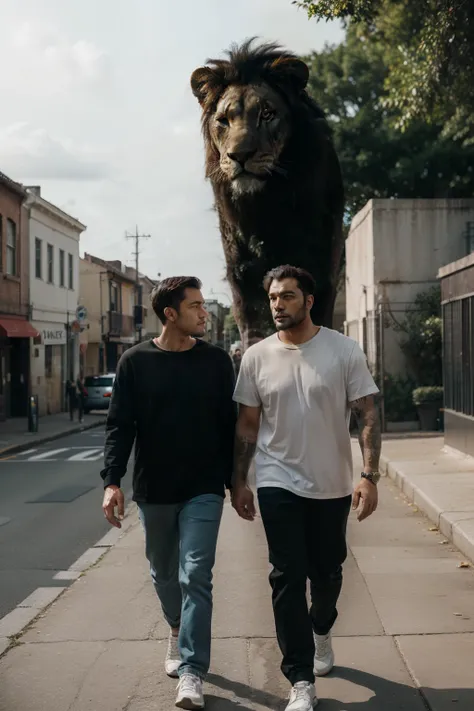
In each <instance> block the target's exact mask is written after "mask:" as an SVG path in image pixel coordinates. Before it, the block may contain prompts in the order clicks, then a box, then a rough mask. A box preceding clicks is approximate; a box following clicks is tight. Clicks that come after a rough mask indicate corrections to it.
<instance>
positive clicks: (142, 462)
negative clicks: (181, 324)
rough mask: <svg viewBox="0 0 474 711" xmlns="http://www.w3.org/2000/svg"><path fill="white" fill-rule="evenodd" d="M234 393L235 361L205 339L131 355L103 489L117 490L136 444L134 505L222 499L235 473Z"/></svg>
mask: <svg viewBox="0 0 474 711" xmlns="http://www.w3.org/2000/svg"><path fill="white" fill-rule="evenodd" d="M233 389H234V372H233V366H232V361H231V359H230V358H229V356H228V355H227V353H225V351H223V350H222V349H220V348H217V347H215V346H211V345H209V344H208V343H205V342H204V341H200V340H198V341H196V345H195V346H194V347H193V348H191V349H190V350H188V351H180V352H175V351H164V350H162V349H160V348H158V347H157V346H156V345H155V343H154V342H153V341H147V342H145V343H141V344H139V345H138V346H134V347H133V348H131V349H130V350H128V351H126V352H125V353H124V355H123V356H122V358H121V359H120V362H119V364H118V368H117V373H116V378H115V383H114V388H113V393H112V398H111V402H110V409H109V413H108V417H107V425H106V442H105V454H104V456H105V461H104V469H103V470H102V472H101V476H102V478H103V480H104V486H108V485H110V484H115V485H117V486H120V481H121V478H122V477H123V476H124V474H125V472H126V469H127V463H128V460H129V457H130V454H131V451H132V447H133V444H134V442H135V466H134V472H133V499H134V500H135V501H137V502H140V503H156V504H171V503H179V502H182V501H186V500H188V499H190V498H193V497H195V496H199V495H201V494H218V495H221V496H224V495H225V487H227V488H229V485H230V478H231V474H232V457H233V441H234V427H235V418H236V410H235V404H234V403H233V401H232V395H233Z"/></svg>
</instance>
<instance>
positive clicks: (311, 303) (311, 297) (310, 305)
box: [306, 294, 314, 309]
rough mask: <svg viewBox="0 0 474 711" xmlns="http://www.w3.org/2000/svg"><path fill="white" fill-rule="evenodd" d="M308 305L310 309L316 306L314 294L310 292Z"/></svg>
mask: <svg viewBox="0 0 474 711" xmlns="http://www.w3.org/2000/svg"><path fill="white" fill-rule="evenodd" d="M306 305H307V306H308V308H310V309H312V308H313V306H314V296H313V295H312V294H309V295H308V296H307V297H306Z"/></svg>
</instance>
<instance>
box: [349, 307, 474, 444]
mask: <svg viewBox="0 0 474 711" xmlns="http://www.w3.org/2000/svg"><path fill="white" fill-rule="evenodd" d="M418 309H419V307H418V306H417V305H416V304H415V303H414V302H396V303H394V302H391V303H382V304H379V305H378V308H377V309H376V310H375V311H369V312H368V313H367V315H366V317H365V318H363V319H362V320H361V321H351V322H346V328H345V333H346V335H347V336H349V337H350V338H353V339H354V340H356V341H357V342H358V343H360V344H361V346H362V348H363V350H364V352H365V354H366V356H367V362H368V365H369V368H370V371H371V373H372V376H373V378H374V380H375V382H376V384H377V387H378V388H379V390H380V396H379V401H380V413H381V420H382V428H383V431H386V423H387V421H388V420H389V419H392V418H393V416H394V415H393V410H394V408H395V409H396V408H397V407H398V408H400V412H401V410H402V409H403V407H405V409H406V410H407V411H408V412H409V408H410V406H412V414H411V416H410V419H412V420H415V419H416V414H415V408H414V406H413V405H412V401H411V392H412V388H413V387H414V386H415V385H414V383H415V377H414V374H413V373H412V372H411V371H410V368H409V365H408V363H407V358H406V355H405V353H404V350H403V343H404V341H405V340H406V336H405V335H404V333H403V329H402V326H403V322H404V320H405V319H406V317H407V315H408V314H410V313H416V312H417V311H418ZM471 373H472V371H471ZM418 384H419V385H422V384H425V383H418ZM395 388H398V391H397V392H394V389H395ZM395 419H396V420H397V419H398V417H396V418H395Z"/></svg>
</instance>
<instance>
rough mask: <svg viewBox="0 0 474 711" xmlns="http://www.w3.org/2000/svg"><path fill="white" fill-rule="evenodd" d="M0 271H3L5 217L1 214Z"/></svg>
mask: <svg viewBox="0 0 474 711" xmlns="http://www.w3.org/2000/svg"><path fill="white" fill-rule="evenodd" d="M0 272H3V217H2V216H1V215H0Z"/></svg>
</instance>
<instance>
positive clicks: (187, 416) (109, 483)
mask: <svg viewBox="0 0 474 711" xmlns="http://www.w3.org/2000/svg"><path fill="white" fill-rule="evenodd" d="M152 305H153V309H154V311H155V313H156V314H157V315H158V317H159V318H160V320H161V322H162V323H163V333H162V334H161V336H159V337H158V338H156V339H154V340H149V341H147V342H145V343H140V344H139V345H137V346H135V347H133V348H131V349H130V350H128V351H126V353H124V355H123V356H122V358H121V359H120V362H119V364H118V368H117V374H116V378H115V383H114V389H113V393H112V399H111V402H110V409H109V414H108V417H107V426H106V443H105V462H104V469H103V471H102V473H101V476H102V478H103V480H104V488H105V493H104V502H103V510H104V514H105V516H106V518H107V520H108V521H109V522H110V523H111V524H112V525H113V526H116V527H118V528H120V526H121V524H120V519H121V518H122V517H123V514H124V496H123V493H122V491H121V489H120V481H121V479H122V477H123V476H124V474H125V472H126V469H127V463H128V460H129V457H130V453H131V451H132V447H133V444H134V443H135V466H134V472H133V499H134V501H136V502H137V504H138V508H139V513H140V518H141V521H142V524H143V527H144V531H145V542H146V556H147V558H148V560H149V562H150V571H151V577H152V580H153V583H154V586H155V589H156V592H157V594H158V597H159V599H160V602H161V606H162V609H163V614H164V617H165V619H166V621H167V622H168V624H169V626H170V638H169V643H168V653H167V657H166V662H165V670H166V672H167V674H168V675H169V676H174V677H179V683H178V696H177V699H176V705H177V706H179V707H181V708H184V709H199V708H203V706H204V698H203V693H202V680H203V678H204V677H205V675H206V674H207V672H208V669H209V660H210V647H211V617H212V569H213V566H214V561H215V552H216V543H217V534H218V530H219V524H220V520H221V515H222V507H223V502H224V497H225V489H226V487H227V488H229V485H230V479H231V474H232V457H233V440H234V427H235V405H234V404H233V400H232V395H233V388H234V373H233V367H232V361H231V359H230V357H229V356H228V355H227V353H225V352H224V351H223V350H221V349H220V348H216V347H215V346H212V345H209V344H208V343H205V342H204V341H202V340H198V339H199V338H200V337H202V336H203V335H204V334H205V330H206V319H207V313H206V311H205V309H204V299H203V296H202V293H201V282H200V281H199V279H196V278H195V277H172V278H169V279H164V280H163V281H162V282H161V283H160V284H159V285H158V286H157V287H156V288H155V290H154V291H153V294H152ZM116 509H117V515H116Z"/></svg>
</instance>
